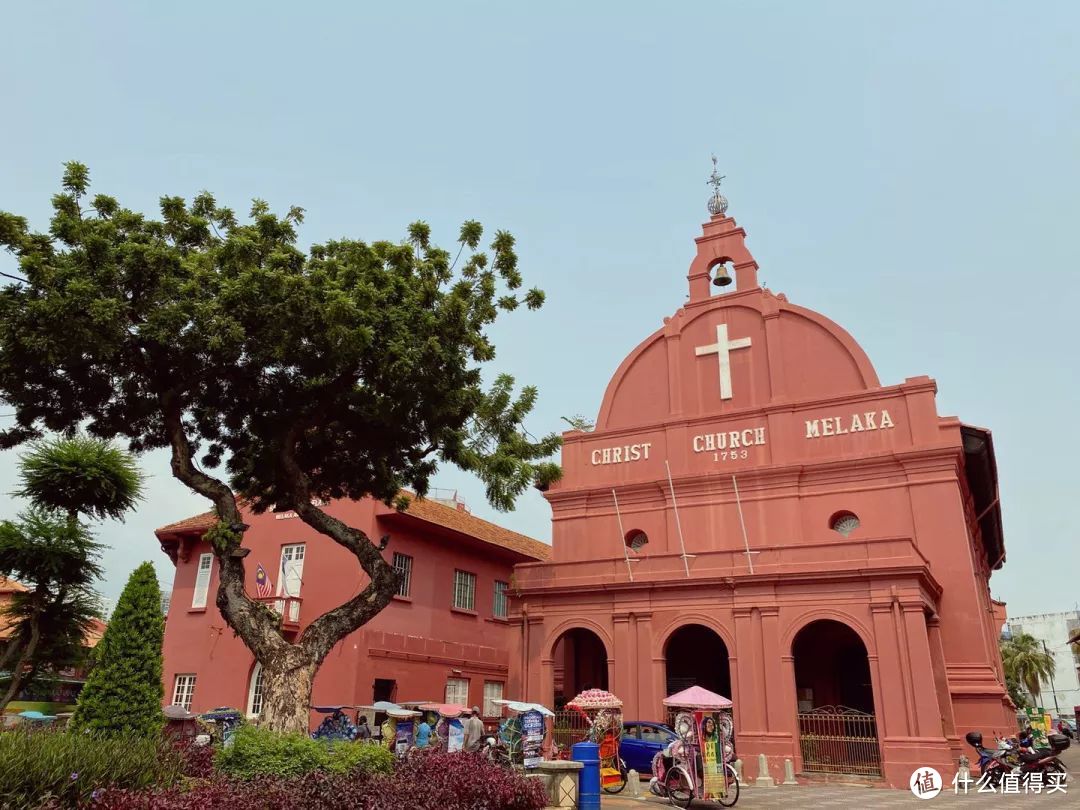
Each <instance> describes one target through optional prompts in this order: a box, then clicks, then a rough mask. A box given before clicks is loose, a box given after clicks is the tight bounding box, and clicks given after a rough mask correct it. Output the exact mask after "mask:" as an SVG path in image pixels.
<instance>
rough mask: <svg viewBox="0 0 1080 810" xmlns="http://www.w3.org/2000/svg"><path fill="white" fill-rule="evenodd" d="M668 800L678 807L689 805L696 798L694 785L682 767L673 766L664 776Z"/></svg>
mask: <svg viewBox="0 0 1080 810" xmlns="http://www.w3.org/2000/svg"><path fill="white" fill-rule="evenodd" d="M664 788H665V789H666V790H667V797H668V801H670V802H671V803H672V804H673V805H675V806H676V807H689V806H690V802H692V801H693V800H694V786H693V785H692V784H690V777H689V776H687V775H686V771H684V770H683V769H682V768H672V769H671V770H670V771H668V772H667V776H666V777H664Z"/></svg>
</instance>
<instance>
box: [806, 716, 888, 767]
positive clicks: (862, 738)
mask: <svg viewBox="0 0 1080 810" xmlns="http://www.w3.org/2000/svg"><path fill="white" fill-rule="evenodd" d="M797 716H798V718H799V751H800V752H801V753H802V762H803V765H802V769H803V771H804V772H806V773H830V774H847V775H852V776H881V749H880V747H879V746H878V735H877V721H876V719H875V718H874V715H872V714H867V713H866V712H860V711H858V710H856V709H849V708H847V707H845V706H821V707H819V708H817V709H813V710H811V711H808V712H799V713H798V715H797Z"/></svg>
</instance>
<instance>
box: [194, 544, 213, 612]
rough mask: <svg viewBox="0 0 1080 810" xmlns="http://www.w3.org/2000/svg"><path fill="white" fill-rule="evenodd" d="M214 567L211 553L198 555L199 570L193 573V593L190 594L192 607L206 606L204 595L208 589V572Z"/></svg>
mask: <svg viewBox="0 0 1080 810" xmlns="http://www.w3.org/2000/svg"><path fill="white" fill-rule="evenodd" d="M213 568H214V555H213V554H200V555H199V572H198V573H197V574H196V575H195V593H193V594H192V596H191V606H192V607H193V608H204V607H206V595H207V593H209V591H210V572H211V571H212V570H213Z"/></svg>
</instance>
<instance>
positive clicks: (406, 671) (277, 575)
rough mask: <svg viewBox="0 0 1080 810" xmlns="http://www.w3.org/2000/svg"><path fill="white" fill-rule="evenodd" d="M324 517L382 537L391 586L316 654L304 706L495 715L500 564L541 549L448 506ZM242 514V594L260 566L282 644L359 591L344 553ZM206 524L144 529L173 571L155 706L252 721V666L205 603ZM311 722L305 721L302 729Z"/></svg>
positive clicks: (502, 595)
mask: <svg viewBox="0 0 1080 810" xmlns="http://www.w3.org/2000/svg"><path fill="white" fill-rule="evenodd" d="M324 508H325V509H326V511H327V512H328V513H329V514H331V515H333V516H335V517H337V518H339V519H341V520H343V521H345V522H346V523H348V524H350V525H352V526H356V527H358V528H360V529H362V530H363V531H364V532H366V533H367V535H368V536H369V537H374V538H378V537H381V536H383V535H387V534H388V535H390V538H391V539H390V543H389V546H388V548H387V550H386V551H385V557H386V559H387V561H388V562H390V563H391V564H392V565H393V566H394V567H395V568H397V569H398V570H399V571H400V572H401V573H402V575H403V580H402V583H401V587H400V590H399V592H398V594H397V595H396V596H395V597H394V599H393V601H392V602H391V603H390V604H389V605H388V606H387V607H386V608H385V609H384V610H383V611H382V613H380V614H379V615H378V616H377V617H376V618H375V619H374V620H373V621H371V622H370V623H368V624H367V625H365V626H364V627H363V628H361V629H360V630H358V631H357V632H355V633H353V634H352V635H350V636H348V637H347V638H345V639H344V640H343V641H342V642H340V643H339V644H338V646H337V647H336V648H335V649H334V650H333V651H331V653H330V654H329V655H328V656H327V658H326V660H325V662H324V663H323V666H322V668H321V669H320V670H319V673H318V675H317V676H316V678H315V683H314V689H313V694H312V702H313V703H314V704H315V705H327V704H350V705H366V704H370V703H372V702H374V701H377V700H390V701H397V700H405V701H408V700H417V701H438V702H442V701H443V700H445V701H446V702H452V703H465V704H468V705H477V706H482V707H483V714H484V715H485V716H486V717H496V716H498V715H499V713H500V708H499V707H498V706H495V705H493V704H492V701H493V700H498V699H500V698H502V697H503V695H504V694H506V695H508V696H509V692H508V691H507V688H506V681H507V676H508V670H509V658H508V652H507V651H508V649H509V647H510V636H511V634H512V632H513V629H512V628H511V627H510V626H509V624H508V623H507V615H508V604H507V603H508V588H509V583H510V581H511V573H512V570H513V566H514V564H515V563H519V562H535V561H538V560H542V559H546V558H547V555H548V551H549V547H548V546H547V545H546V544H544V543H541V542H539V541H537V540H533V539H531V538H529V537H525V536H524V535H520V534H517V533H515V532H512V531H509V530H508V529H504V528H502V527H500V526H497V525H495V524H493V523H489V522H487V521H485V520H481V519H479V518H477V517H475V516H473V515H471V514H470V513H469V512H468V511H467V509H466V508H465V505H464V504H463V503H461V502H460V501H458V500H457V499H456V497H454V498H451V499H448V500H445V501H440V500H437V499H435V498H434V497H433V498H430V499H425V500H416V499H414V500H413V501H412V503H411V504H410V506H409V509H408V511H407V512H397V511H395V510H393V509H390V508H387V507H386V506H384V505H383V504H381V503H377V502H375V501H371V500H364V501H340V502H334V503H331V504H329V505H327V506H324ZM243 514H244V520H245V522H246V523H248V524H249V525H250V527H251V528H250V529H249V530H248V531H247V533H246V534H245V536H244V547H245V548H247V549H250V552H249V554H248V556H247V558H246V563H247V571H246V573H247V578H248V588H247V591H248V593H249V594H251V595H252V596H253V597H255V596H256V595H257V594H258V585H257V583H256V573H257V570H258V566H259V565H262V567H263V568H264V570H265V571H266V572H267V574H268V582H267V587H268V589H269V590H270V593H269V594H268V595H267V596H266V597H265V598H264V599H265V601H266V602H267V603H268V604H270V605H271V606H272V607H274V608H275V609H276V610H277V611H278V612H279V613H280V614H281V615H282V617H283V620H282V629H283V632H284V634H285V637H286V638H287V639H290V640H291V639H294V638H296V637H297V635H298V634H299V633H300V632H301V631H302V630H303V629H304V627H306V626H307V625H308V624H309V623H310V622H311V620H312V619H314V618H316V617H318V616H319V615H321V614H322V613H325V612H326V611H328V610H330V609H331V608H334V607H337V606H338V605H340V604H341V603H343V602H345V601H347V600H348V599H350V598H352V597H353V596H355V595H356V593H357V592H358V591H359V589H360V588H361V587H363V585H364V584H365V582H366V576H365V575H364V574H363V572H362V571H361V570H360V566H359V563H358V562H357V560H356V558H355V557H354V556H353V555H352V554H351V553H350V552H349V551H347V550H346V549H343V548H342V547H341V546H339V545H338V544H337V543H335V542H333V541H332V540H331V539H330V538H328V537H324V536H323V535H320V534H318V533H317V532H315V531H314V530H312V529H311V528H310V527H308V526H307V524H305V523H304V522H303V521H301V520H300V519H299V518H298V517H297V516H296V514H295V513H294V512H278V513H274V512H268V513H265V514H262V515H253V514H251V513H250V512H248V511H247V510H244V513H243ZM214 522H215V517H214V515H213V513H211V512H207V513H205V514H202V515H198V516H196V517H193V518H189V519H187V520H182V521H180V522H178V523H173V524H171V525H168V526H164V527H162V528H160V529H158V530H157V532H156V534H157V537H158V540H159V541H160V543H161V548H162V550H163V551H164V552H166V553H167V554H168V555H169V558H170V559H171V560H172V561H173V563H174V564H175V565H176V577H175V579H174V581H173V587H172V595H171V599H170V603H169V611H168V617H167V619H166V622H165V651H164V657H165V665H164V679H165V702H166V704H170V703H175V704H178V705H182V706H184V707H185V708H188V709H190V710H192V711H195V712H204V711H208V710H210V709H213V708H216V707H219V706H230V707H234V708H238V709H241V710H242V711H244V712H245V713H246V714H247V715H248V716H251V717H254V716H257V715H258V713H259V710H260V708H261V683H260V668H259V666H258V665H257V664H256V662H255V659H254V657H253V655H252V654H251V652H250V651H249V650H248V649H247V647H245V646H244V643H243V642H242V641H241V640H240V638H239V637H237V636H236V635H235V634H234V633H233V632H232V630H231V629H229V627H228V626H227V625H226V624H225V620H224V619H223V618H222V616H221V614H220V612H219V611H218V609H217V607H216V606H215V604H214V599H215V594H216V593H217V584H218V582H217V564H216V562H215V560H214V556H213V554H212V553H211V551H210V546H209V544H208V543H207V542H206V541H205V540H203V535H204V534H205V532H206V530H207V529H208V528H210V526H212V525H213V523H214ZM320 719H321V717H320V716H319V715H313V718H312V725H313V726H314V725H316V724H317V722H318V721H319V720H320ZM370 719H371V718H369V720H370Z"/></svg>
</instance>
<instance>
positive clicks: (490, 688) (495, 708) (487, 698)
mask: <svg viewBox="0 0 1080 810" xmlns="http://www.w3.org/2000/svg"><path fill="white" fill-rule="evenodd" d="M502 696H503V685H502V682H501V681H484V717H498V716H499V715H500V714H502V706H500V705H499V704H497V703H496V702H495V701H496V700H502Z"/></svg>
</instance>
